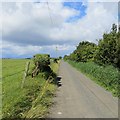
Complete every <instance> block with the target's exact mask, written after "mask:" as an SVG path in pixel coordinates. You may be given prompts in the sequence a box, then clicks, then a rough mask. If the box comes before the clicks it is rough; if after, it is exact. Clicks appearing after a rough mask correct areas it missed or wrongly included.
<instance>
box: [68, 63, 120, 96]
mask: <svg viewBox="0 0 120 120" xmlns="http://www.w3.org/2000/svg"><path fill="white" fill-rule="evenodd" d="M68 62H69V63H70V64H71V65H72V66H74V67H75V68H77V69H78V70H80V71H81V72H83V73H86V74H87V75H89V77H91V78H92V80H94V81H96V82H97V83H98V84H100V85H101V86H103V87H105V88H106V89H107V90H109V91H112V93H113V94H114V95H115V96H118V97H120V92H119V85H120V72H119V71H118V69H116V68H115V67H113V66H111V65H110V66H106V67H103V66H99V65H97V64H95V63H93V62H86V63H83V62H79V63H77V62H73V61H68Z"/></svg>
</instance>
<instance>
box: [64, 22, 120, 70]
mask: <svg viewBox="0 0 120 120" xmlns="http://www.w3.org/2000/svg"><path fill="white" fill-rule="evenodd" d="M64 59H66V60H72V61H75V62H90V61H92V62H95V63H97V64H99V65H103V66H106V65H113V66H114V67H117V68H119V69H120V26H117V25H116V24H113V25H112V28H111V31H110V32H109V33H104V34H103V38H102V39H100V40H99V41H98V45H96V44H95V43H91V42H88V41H83V42H80V43H79V45H78V46H77V48H76V50H74V51H73V53H71V54H70V55H69V56H67V55H65V56H64Z"/></svg>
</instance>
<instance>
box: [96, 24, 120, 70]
mask: <svg viewBox="0 0 120 120" xmlns="http://www.w3.org/2000/svg"><path fill="white" fill-rule="evenodd" d="M119 40H120V33H119V32H118V33H117V26H116V25H115V24H113V27H112V31H111V32H110V33H108V34H107V33H105V34H104V35H103V39H101V40H100V41H99V44H98V50H97V51H96V57H95V62H96V63H98V64H100V65H106V64H108V65H110V64H112V65H114V66H116V67H118V68H120V41H119Z"/></svg>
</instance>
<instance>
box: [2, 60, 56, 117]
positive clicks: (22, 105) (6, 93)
mask: <svg viewBox="0 0 120 120" xmlns="http://www.w3.org/2000/svg"><path fill="white" fill-rule="evenodd" d="M27 61H28V60H27V59H26V60H25V59H21V60H20V59H9V60H2V62H3V66H2V72H3V77H4V78H3V79H2V80H3V81H2V101H3V103H2V114H3V116H2V117H3V118H23V117H26V113H27V112H28V111H29V110H30V109H31V106H32V104H33V102H34V101H35V99H37V97H38V96H40V95H41V91H43V89H44V85H45V82H46V80H45V79H44V77H43V74H42V73H40V74H39V75H38V76H36V77H35V78H34V79H33V78H31V76H28V77H27V78H26V80H25V83H24V88H23V89H21V83H22V79H23V72H24V69H25V64H26V62H27ZM29 61H30V62H31V64H30V71H29V72H31V70H32V68H33V66H34V64H33V61H31V60H29ZM50 67H51V70H53V71H54V72H56V71H57V69H58V64H55V63H53V62H52V64H50ZM54 72H53V73H54ZM54 75H55V76H54V77H56V73H54ZM55 88H56V85H55V84H53V83H49V86H48V88H47V90H49V94H48V92H47V90H46V91H45V97H43V98H42V100H43V101H44V100H45V101H46V105H45V104H44V105H43V104H42V102H40V101H39V104H38V106H39V107H37V106H36V107H37V108H39V110H37V111H40V112H41V113H42V114H40V113H37V111H36V115H39V117H41V116H42V115H44V114H45V113H46V111H47V110H48V105H50V104H51V95H50V94H53V91H54V90H55ZM48 99H49V101H48ZM43 107H45V108H46V109H44V110H43ZM31 114H33V110H32V112H31Z"/></svg>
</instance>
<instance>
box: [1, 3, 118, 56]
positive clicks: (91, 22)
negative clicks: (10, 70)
mask: <svg viewBox="0 0 120 120" xmlns="http://www.w3.org/2000/svg"><path fill="white" fill-rule="evenodd" d="M84 4H85V5H87V10H86V15H85V16H84V17H82V18H81V19H79V20H77V21H76V22H71V23H67V22H66V20H67V19H69V18H70V17H71V16H76V15H78V14H80V13H81V12H82V11H78V10H75V9H72V8H69V7H65V6H63V4H62V3H61V2H54V3H53V2H51V3H49V6H47V4H46V3H45V2H43V3H32V2H31V3H22V2H21V3H19V2H18V3H7V2H6V3H3V5H2V7H3V12H2V18H3V23H2V25H3V39H4V41H5V44H4V45H3V54H10V51H11V53H14V54H17V53H18V55H27V54H33V53H36V52H43V53H44V52H51V53H52V54H53V53H54V49H55V48H56V47H55V46H57V45H58V46H59V49H60V51H61V54H62V52H63V54H65V53H66V52H71V51H72V50H73V49H74V48H75V46H76V45H77V44H78V43H79V42H80V41H82V40H89V41H92V42H96V39H99V38H101V37H102V34H103V33H104V32H108V31H109V30H110V28H111V25H112V24H113V23H117V15H118V13H117V11H118V10H117V3H115V2H114V3H98V2H87V3H86V2H85V3H84ZM48 7H49V8H48ZM50 17H52V21H51V19H50ZM0 20H1V16H0ZM52 22H53V23H52ZM7 48H8V50H9V51H8V50H7ZM50 49H51V50H50Z"/></svg>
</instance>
